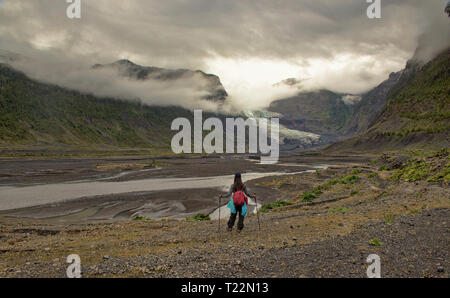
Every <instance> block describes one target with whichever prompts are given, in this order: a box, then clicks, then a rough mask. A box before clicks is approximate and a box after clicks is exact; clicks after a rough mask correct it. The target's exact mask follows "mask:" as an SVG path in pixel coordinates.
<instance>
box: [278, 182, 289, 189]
mask: <svg viewBox="0 0 450 298" xmlns="http://www.w3.org/2000/svg"><path fill="white" fill-rule="evenodd" d="M286 185H287V183H286V182H281V183H280V184H278V189H282V188H283V187H285V186H286Z"/></svg>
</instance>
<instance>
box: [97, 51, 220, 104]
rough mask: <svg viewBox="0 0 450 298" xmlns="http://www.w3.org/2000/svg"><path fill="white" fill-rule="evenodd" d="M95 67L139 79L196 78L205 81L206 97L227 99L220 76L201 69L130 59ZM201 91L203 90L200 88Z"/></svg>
mask: <svg viewBox="0 0 450 298" xmlns="http://www.w3.org/2000/svg"><path fill="white" fill-rule="evenodd" d="M93 69H95V70H99V69H112V70H115V71H117V73H118V74H119V75H120V76H123V77H128V78H131V79H135V80H138V81H151V80H156V81H166V82H170V81H172V82H173V81H183V80H194V81H199V82H203V83H204V84H203V85H201V87H203V88H204V89H205V90H206V91H207V92H208V93H209V94H208V95H206V96H205V97H204V99H207V100H214V101H225V99H226V98H227V96H228V93H227V92H226V91H225V88H224V87H223V86H222V83H221V82H220V78H219V77H218V76H216V75H213V74H206V73H204V72H203V71H201V70H196V71H193V70H189V69H176V70H172V69H163V68H159V67H145V66H140V65H137V64H135V63H133V62H131V61H129V60H118V61H116V62H114V63H112V64H106V65H102V64H96V65H94V66H93ZM199 91H201V90H199Z"/></svg>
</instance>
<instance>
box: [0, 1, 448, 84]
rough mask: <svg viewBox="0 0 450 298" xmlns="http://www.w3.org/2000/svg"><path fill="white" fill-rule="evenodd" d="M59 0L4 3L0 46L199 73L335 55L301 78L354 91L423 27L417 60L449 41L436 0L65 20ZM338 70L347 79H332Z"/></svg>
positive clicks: (110, 6)
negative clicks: (376, 6) (375, 14)
mask: <svg viewBox="0 0 450 298" xmlns="http://www.w3.org/2000/svg"><path fill="white" fill-rule="evenodd" d="M67 5H68V4H66V1H64V0H36V1H30V0H6V2H4V3H3V4H2V6H1V7H0V49H5V50H10V51H14V52H18V53H22V54H24V55H28V56H31V57H33V56H34V57H41V56H42V55H44V56H45V57H47V58H48V57H59V58H61V57H62V58H63V59H67V60H70V61H72V62H73V63H75V64H77V63H79V64H85V65H90V64H94V63H109V62H112V61H115V60H117V59H120V58H127V59H130V60H133V61H134V62H136V63H139V64H143V65H155V66H161V67H169V68H191V69H206V70H208V69H209V68H210V67H209V65H208V64H207V62H206V61H210V60H211V59H217V58H220V59H262V60H264V59H267V60H273V61H284V62H288V63H291V64H293V65H298V67H300V68H301V67H303V68H308V66H309V67H311V68H314V65H315V64H314V63H315V61H319V60H320V61H322V63H321V64H320V65H322V66H323V65H327V62H329V63H330V64H333V63H334V61H335V59H339V58H341V60H342V57H343V56H345V57H349V58H348V59H347V60H348V61H347V62H346V63H347V64H348V67H345V65H344V66H342V67H341V68H339V69H337V70H336V71H339V72H341V73H339V74H337V73H326V74H323V73H321V76H322V77H321V78H320V79H317V80H314V78H312V80H310V82H313V83H312V84H316V85H317V86H318V87H328V88H332V89H333V88H335V89H336V88H338V87H340V86H341V87H342V88H347V89H349V90H348V91H363V90H365V89H368V88H369V87H372V86H373V85H375V84H376V83H379V82H380V81H381V80H382V79H383V78H384V77H386V76H387V74H388V73H389V72H391V71H396V70H399V69H400V68H401V67H402V65H403V64H404V63H405V62H406V59H408V58H410V57H411V55H412V54H413V53H414V50H415V49H416V47H417V44H418V40H419V37H420V36H421V35H423V34H424V33H428V37H427V42H428V46H429V47H428V48H427V49H425V50H424V51H423V52H422V53H420V56H421V58H422V59H429V58H430V56H432V55H433V54H435V52H436V51H437V50H440V49H442V48H443V47H445V46H448V45H449V44H450V41H449V38H450V34H449V33H450V31H449V29H450V24H449V19H448V18H447V16H446V15H445V14H444V6H445V2H444V1H442V0H428V1H423V0H382V19H380V20H370V19H368V18H367V16H366V9H367V7H368V5H369V4H367V3H366V1H365V0H333V1H330V0H277V1H274V0H251V1H250V0H170V1H169V0H168V1H160V0H127V1H119V0H82V18H81V20H70V19H68V18H67V17H66V12H65V11H66V8H67ZM353 58H358V59H359V60H360V61H361V63H360V64H358V65H356V64H355V65H352V60H354V61H357V60H358V59H353ZM344 64H345V63H344ZM362 68H364V69H362ZM39 71H42V72H43V73H45V69H42V70H39ZM347 72H348V73H347ZM36 76H38V73H37V74H36ZM236 76H239V74H238V73H236ZM288 77H290V76H288V75H287V76H286V78H288ZM339 77H341V78H342V77H348V78H350V79H349V80H348V81H347V82H345V84H344V85H341V84H338V83H337V82H336V79H337V78H339ZM273 83H276V82H273ZM225 87H226V88H231V89H232V87H228V86H225ZM310 87H311V86H310ZM340 91H343V90H340Z"/></svg>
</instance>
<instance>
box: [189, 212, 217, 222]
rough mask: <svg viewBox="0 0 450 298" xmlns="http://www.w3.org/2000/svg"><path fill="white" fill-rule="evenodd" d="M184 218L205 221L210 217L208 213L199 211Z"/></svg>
mask: <svg viewBox="0 0 450 298" xmlns="http://www.w3.org/2000/svg"><path fill="white" fill-rule="evenodd" d="M186 220H187V221H207V220H211V218H210V217H209V215H205V214H202V213H199V214H197V215H195V216H193V217H186Z"/></svg>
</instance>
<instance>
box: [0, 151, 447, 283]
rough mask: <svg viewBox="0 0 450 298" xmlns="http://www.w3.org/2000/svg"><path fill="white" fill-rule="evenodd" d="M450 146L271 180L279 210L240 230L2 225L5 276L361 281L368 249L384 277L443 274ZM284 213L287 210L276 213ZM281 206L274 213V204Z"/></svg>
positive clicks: (151, 224) (0, 262)
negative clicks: (75, 267)
mask: <svg viewBox="0 0 450 298" xmlns="http://www.w3.org/2000/svg"><path fill="white" fill-rule="evenodd" d="M448 169H449V157H448V152H447V151H442V152H440V153H439V152H438V153H436V152H434V153H428V154H425V153H410V154H409V155H408V156H398V155H396V156H387V155H384V156H382V157H381V158H380V159H378V160H375V161H373V162H371V163H369V164H361V165H357V166H356V165H355V166H351V167H350V166H343V167H333V168H330V169H328V170H323V171H317V172H315V173H306V174H299V175H292V176H284V177H277V178H263V179H260V180H256V181H253V182H251V183H250V186H253V187H262V186H264V187H270V188H273V189H274V190H276V191H277V192H278V193H279V197H280V198H282V199H283V202H284V203H279V202H278V203H273V204H270V205H266V207H265V208H264V209H265V210H266V212H263V213H261V214H260V223H261V230H260V231H259V229H258V221H257V217H256V216H255V215H252V216H248V218H247V219H246V228H245V230H244V231H243V232H242V233H238V232H236V231H233V232H227V231H226V227H225V224H226V220H223V221H222V222H221V228H220V231H219V229H218V225H219V222H218V221H202V222H190V221H176V220H169V219H168V220H162V221H153V220H151V219H146V218H142V219H141V220H137V221H136V220H135V221H129V222H128V221H127V222H113V223H96V224H80V225H68V224H65V225H56V224H53V225H49V224H44V223H42V222H33V221H29V220H24V219H15V218H9V217H5V216H3V217H1V218H0V256H1V258H0V276H1V277H66V269H67V267H68V264H66V258H67V256H69V255H70V254H78V255H79V256H80V257H81V263H82V275H83V277H365V276H366V270H367V267H368V266H369V264H368V263H366V259H367V257H368V256H369V255H370V254H378V255H379V256H380V258H381V274H382V277H442V278H447V277H448V272H449V269H450V268H449V261H448V260H449V253H448V251H449V248H450V247H449V239H450V237H449V236H450V233H449V224H448V218H449V209H450V188H449V184H448V183H449V181H448V178H449V176H448V174H449V173H448ZM280 206H282V207H280ZM278 207H280V208H278Z"/></svg>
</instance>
